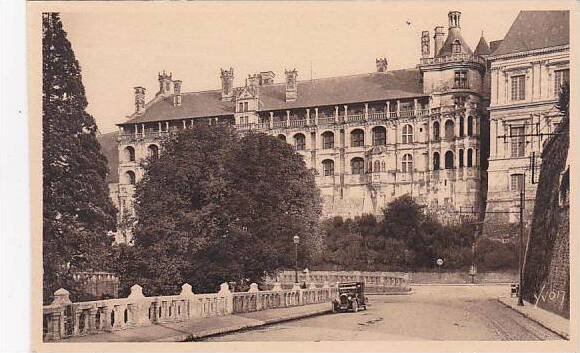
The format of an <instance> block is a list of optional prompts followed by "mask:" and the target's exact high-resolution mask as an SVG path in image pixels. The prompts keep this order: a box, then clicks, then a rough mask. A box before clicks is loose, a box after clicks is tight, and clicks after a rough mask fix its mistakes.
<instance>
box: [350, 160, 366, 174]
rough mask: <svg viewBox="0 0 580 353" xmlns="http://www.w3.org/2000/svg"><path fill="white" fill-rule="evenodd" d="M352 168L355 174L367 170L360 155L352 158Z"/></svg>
mask: <svg viewBox="0 0 580 353" xmlns="http://www.w3.org/2000/svg"><path fill="white" fill-rule="evenodd" d="M350 168H351V170H352V174H353V175H357V174H364V172H365V161H364V160H363V159H362V158H360V157H355V158H353V159H351V160H350Z"/></svg>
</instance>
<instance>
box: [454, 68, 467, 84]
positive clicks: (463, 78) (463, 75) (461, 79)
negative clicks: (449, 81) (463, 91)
mask: <svg viewBox="0 0 580 353" xmlns="http://www.w3.org/2000/svg"><path fill="white" fill-rule="evenodd" d="M453 88H467V70H455V77H454V80H453Z"/></svg>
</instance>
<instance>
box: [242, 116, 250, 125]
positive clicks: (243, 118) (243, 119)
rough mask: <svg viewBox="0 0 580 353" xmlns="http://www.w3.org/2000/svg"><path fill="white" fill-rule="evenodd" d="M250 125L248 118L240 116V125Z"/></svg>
mask: <svg viewBox="0 0 580 353" xmlns="http://www.w3.org/2000/svg"><path fill="white" fill-rule="evenodd" d="M249 123H250V117H249V116H240V125H248V124H249Z"/></svg>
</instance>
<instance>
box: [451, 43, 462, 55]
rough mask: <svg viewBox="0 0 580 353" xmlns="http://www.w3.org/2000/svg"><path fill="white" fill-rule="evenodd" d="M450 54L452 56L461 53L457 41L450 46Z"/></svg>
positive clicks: (459, 44)
mask: <svg viewBox="0 0 580 353" xmlns="http://www.w3.org/2000/svg"><path fill="white" fill-rule="evenodd" d="M451 52H452V53H453V54H460V53H461V42H459V39H456V40H454V41H453V44H451Z"/></svg>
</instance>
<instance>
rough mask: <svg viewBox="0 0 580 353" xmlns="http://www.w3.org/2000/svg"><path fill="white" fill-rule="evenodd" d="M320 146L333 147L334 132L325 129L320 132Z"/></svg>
mask: <svg viewBox="0 0 580 353" xmlns="http://www.w3.org/2000/svg"><path fill="white" fill-rule="evenodd" d="M322 148H324V149H329V148H334V134H333V133H332V132H330V131H327V132H325V133H324V134H322Z"/></svg>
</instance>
